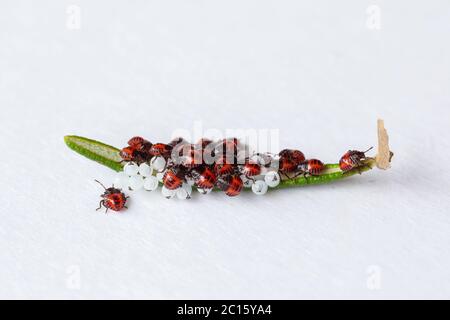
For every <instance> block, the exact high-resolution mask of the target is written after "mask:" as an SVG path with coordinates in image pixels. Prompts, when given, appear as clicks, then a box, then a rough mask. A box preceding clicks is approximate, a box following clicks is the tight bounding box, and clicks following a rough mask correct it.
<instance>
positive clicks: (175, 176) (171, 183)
mask: <svg viewBox="0 0 450 320" xmlns="http://www.w3.org/2000/svg"><path fill="white" fill-rule="evenodd" d="M183 181H184V172H183V170H182V169H181V168H180V167H172V168H169V169H167V171H166V173H165V174H164V177H163V184H164V186H165V187H166V188H167V189H169V190H175V189H178V188H179V187H181V185H182V184H183Z"/></svg>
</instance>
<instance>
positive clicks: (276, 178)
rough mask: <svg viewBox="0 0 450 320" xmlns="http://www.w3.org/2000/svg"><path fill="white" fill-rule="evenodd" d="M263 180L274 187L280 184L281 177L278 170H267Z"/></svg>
mask: <svg viewBox="0 0 450 320" xmlns="http://www.w3.org/2000/svg"><path fill="white" fill-rule="evenodd" d="M264 181H265V182H266V183H267V185H268V186H269V187H271V188H275V187H276V186H278V185H279V184H280V182H281V178H280V175H279V174H278V172H276V171H270V172H267V174H266V175H265V176H264Z"/></svg>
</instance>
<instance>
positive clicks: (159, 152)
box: [149, 143, 173, 159]
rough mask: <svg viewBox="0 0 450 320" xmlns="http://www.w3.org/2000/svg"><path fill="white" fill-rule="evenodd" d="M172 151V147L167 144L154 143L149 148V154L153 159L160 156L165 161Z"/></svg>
mask: <svg viewBox="0 0 450 320" xmlns="http://www.w3.org/2000/svg"><path fill="white" fill-rule="evenodd" d="M172 149H173V147H172V146H170V145H168V144H164V143H155V144H154V145H152V147H151V148H150V150H149V154H150V155H152V156H154V157H158V156H161V157H164V158H165V159H168V158H169V157H170V154H171V153H172Z"/></svg>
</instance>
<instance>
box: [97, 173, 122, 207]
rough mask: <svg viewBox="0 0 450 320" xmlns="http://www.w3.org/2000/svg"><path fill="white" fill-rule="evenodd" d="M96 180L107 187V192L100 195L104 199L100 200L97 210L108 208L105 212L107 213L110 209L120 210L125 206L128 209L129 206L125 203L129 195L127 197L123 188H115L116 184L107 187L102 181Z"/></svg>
mask: <svg viewBox="0 0 450 320" xmlns="http://www.w3.org/2000/svg"><path fill="white" fill-rule="evenodd" d="M95 182H97V183H98V184H99V185H101V186H102V187H103V189H105V192H104V193H103V194H102V195H100V197H101V198H102V200H100V203H99V206H98V208H97V211H98V210H100V209H101V208H102V207H105V208H106V211H105V213H107V212H108V210H109V209H111V210H113V211H120V210H122V209H123V208H125V209H127V206H126V205H125V204H126V202H127V199H128V198H129V197H127V196H126V195H125V194H124V193H123V192H122V190H121V189H117V188H114V186H112V187H110V188H106V187H105V186H104V185H103V184H102V183H101V182H100V181H98V180H95Z"/></svg>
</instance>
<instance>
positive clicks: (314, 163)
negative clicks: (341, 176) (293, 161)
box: [297, 159, 325, 176]
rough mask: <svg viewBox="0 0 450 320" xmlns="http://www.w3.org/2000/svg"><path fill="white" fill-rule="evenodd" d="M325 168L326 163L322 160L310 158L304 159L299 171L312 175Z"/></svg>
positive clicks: (298, 168)
mask: <svg viewBox="0 0 450 320" xmlns="http://www.w3.org/2000/svg"><path fill="white" fill-rule="evenodd" d="M323 169H325V165H324V164H323V162H322V161H320V160H317V159H309V160H306V161H303V162H302V163H301V164H300V165H298V167H297V171H299V172H301V173H303V174H309V175H311V176H316V175H319V174H320V173H321V172H322V171H323Z"/></svg>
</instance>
